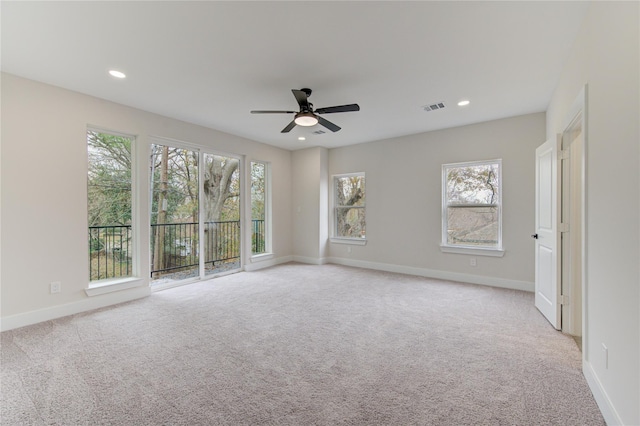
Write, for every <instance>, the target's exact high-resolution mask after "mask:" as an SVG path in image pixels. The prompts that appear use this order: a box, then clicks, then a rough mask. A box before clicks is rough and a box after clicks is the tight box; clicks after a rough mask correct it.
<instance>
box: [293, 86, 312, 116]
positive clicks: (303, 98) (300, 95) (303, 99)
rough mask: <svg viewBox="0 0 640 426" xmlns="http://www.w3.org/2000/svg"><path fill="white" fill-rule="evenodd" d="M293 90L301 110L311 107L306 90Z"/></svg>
mask: <svg viewBox="0 0 640 426" xmlns="http://www.w3.org/2000/svg"><path fill="white" fill-rule="evenodd" d="M291 91H292V92H293V96H295V97H296V101H298V105H300V111H305V110H308V109H309V99H308V98H307V94H306V92H304V91H302V90H297V89H291Z"/></svg>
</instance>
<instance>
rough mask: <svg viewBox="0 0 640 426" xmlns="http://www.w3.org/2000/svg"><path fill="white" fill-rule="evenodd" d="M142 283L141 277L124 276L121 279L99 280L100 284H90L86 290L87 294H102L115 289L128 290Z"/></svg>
mask: <svg viewBox="0 0 640 426" xmlns="http://www.w3.org/2000/svg"><path fill="white" fill-rule="evenodd" d="M141 283H142V280H141V279H140V278H135V277H134V278H124V279H121V280H109V281H103V282H99V283H98V284H89V288H85V289H84V292H85V293H86V294H87V296H89V297H91V296H99V295H101V294H107V293H113V292H114V291H120V290H127V289H130V288H134V287H139V286H140V284H141Z"/></svg>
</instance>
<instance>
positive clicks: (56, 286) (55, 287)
mask: <svg viewBox="0 0 640 426" xmlns="http://www.w3.org/2000/svg"><path fill="white" fill-rule="evenodd" d="M61 290H62V283H60V281H53V282H52V283H51V294H54V293H60V291H61Z"/></svg>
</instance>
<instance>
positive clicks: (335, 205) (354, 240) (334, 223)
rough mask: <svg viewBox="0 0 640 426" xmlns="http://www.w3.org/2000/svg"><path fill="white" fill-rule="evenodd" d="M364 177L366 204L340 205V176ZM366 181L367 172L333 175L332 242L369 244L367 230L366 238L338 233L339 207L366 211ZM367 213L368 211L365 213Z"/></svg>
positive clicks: (365, 202) (365, 198) (365, 201)
mask: <svg viewBox="0 0 640 426" xmlns="http://www.w3.org/2000/svg"><path fill="white" fill-rule="evenodd" d="M356 176H357V177H362V178H363V179H364V181H365V197H364V205H361V206H339V205H338V191H337V190H336V188H337V185H338V179H340V178H349V177H356ZM366 182H367V177H366V174H365V172H353V173H341V174H335V175H331V222H332V223H331V237H330V241H331V242H332V243H338V244H353V245H366V244H367V234H366V230H365V237H364V238H356V237H343V236H339V235H338V219H337V213H338V209H362V210H364V211H365V212H366V206H367V195H366V185H367V184H366ZM365 214H366V213H365ZM365 229H366V219H365Z"/></svg>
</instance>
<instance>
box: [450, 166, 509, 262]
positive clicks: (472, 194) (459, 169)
mask: <svg viewBox="0 0 640 426" xmlns="http://www.w3.org/2000/svg"><path fill="white" fill-rule="evenodd" d="M501 165H502V161H501V160H491V161H478V162H471V163H457V164H444V165H443V166H442V183H443V197H442V223H443V226H442V245H443V246H445V247H446V246H449V247H468V248H490V249H498V250H501V249H502V231H501V229H502V223H501V222H502V214H501V210H502V209H501V203H502V187H501V186H502V181H501V170H500V169H501Z"/></svg>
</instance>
